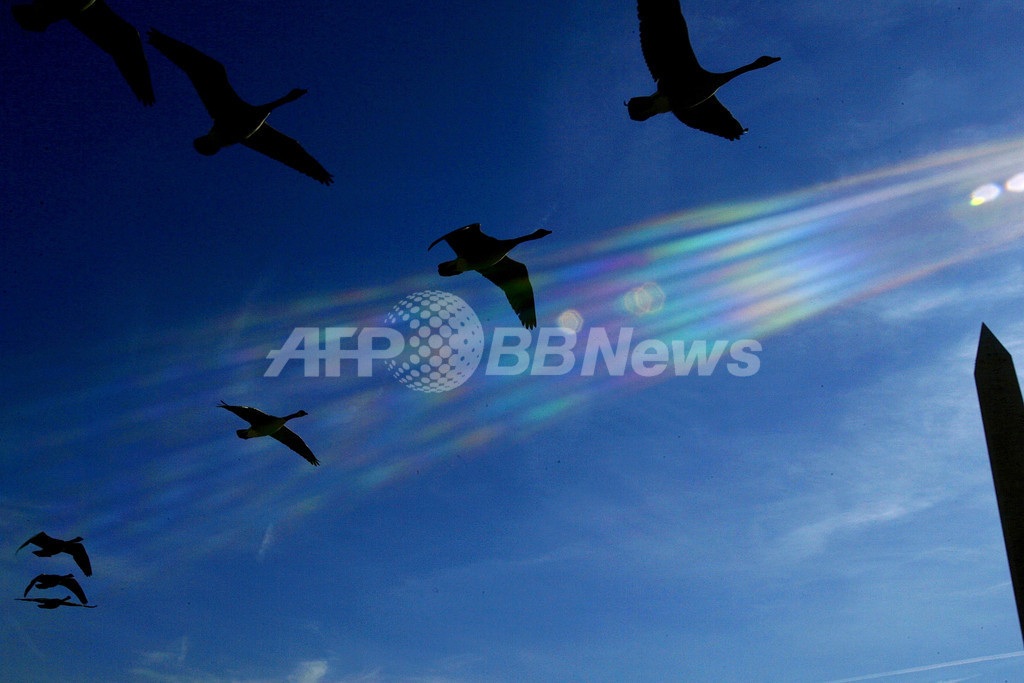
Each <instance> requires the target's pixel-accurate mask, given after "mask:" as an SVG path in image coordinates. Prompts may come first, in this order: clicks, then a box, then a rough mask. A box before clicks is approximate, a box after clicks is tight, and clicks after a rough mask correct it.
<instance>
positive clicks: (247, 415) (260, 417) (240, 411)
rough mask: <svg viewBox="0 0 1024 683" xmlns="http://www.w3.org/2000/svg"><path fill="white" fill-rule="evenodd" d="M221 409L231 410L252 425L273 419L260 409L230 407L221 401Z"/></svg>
mask: <svg viewBox="0 0 1024 683" xmlns="http://www.w3.org/2000/svg"><path fill="white" fill-rule="evenodd" d="M219 407H221V408H224V409H225V410H230V411H231V412H232V413H234V414H235V415H237V416H238V417H240V418H242V419H243V420H245V421H246V422H248V423H249V424H250V425H255V424H260V423H265V422H266V421H267V420H271V419H273V418H272V417H271V416H270V415H267V414H266V413H264V412H263V411H262V410H259V409H258V408H250V407H248V406H232V405H228V404H227V403H225V402H224V401H221V402H220V404H219Z"/></svg>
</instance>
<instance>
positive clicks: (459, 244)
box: [427, 223, 551, 329]
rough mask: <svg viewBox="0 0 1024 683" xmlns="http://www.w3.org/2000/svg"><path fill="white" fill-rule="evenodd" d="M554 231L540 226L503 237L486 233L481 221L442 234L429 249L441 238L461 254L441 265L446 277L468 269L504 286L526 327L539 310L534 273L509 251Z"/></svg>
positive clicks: (441, 273) (533, 325) (528, 327)
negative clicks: (525, 232) (532, 278)
mask: <svg viewBox="0 0 1024 683" xmlns="http://www.w3.org/2000/svg"><path fill="white" fill-rule="evenodd" d="M550 234H551V231H550V230H545V229H544V228H540V229H538V230H535V231H533V232H531V233H530V234H529V235H523V236H522V237H514V238H512V239H508V240H499V239H495V238H494V237H491V236H490V235H485V234H484V233H482V232H481V231H480V224H479V223H472V224H470V225H466V226H463V227H461V228H459V229H458V230H452V231H451V232H450V233H448V234H447V235H444V236H442V237H438V238H437V239H436V240H434V242H433V244H431V245H430V246H429V247H427V251H430V250H431V249H433V248H434V245H435V244H437V243H438V242H440V241H441V240H444V241H445V242H447V243H448V246H450V247H451V248H452V251H454V252H455V256H456V257H457V258H456V259H455V260H454V261H445V262H444V263H442V264H440V265H438V266H437V272H438V273H439V274H440V275H443V276H445V277H450V276H452V275H458V274H459V273H464V272H466V271H467V270H475V271H476V272H478V273H480V274H481V275H483V276H484V277H485V278H487V279H488V280H490V281H491V282H493V283H494V284H496V285H498V286H499V287H501V288H502V290H504V292H505V296H506V297H508V302H509V303H510V304H512V310H514V311H515V312H516V315H518V316H519V321H520V322H521V323H522V324H523V327H525V328H527V329H531V328H534V327H536V326H537V311H536V309H535V308H534V304H533V287H531V286H530V277H529V274H528V273H527V272H526V266H524V265H523V264H522V263H519V262H518V261H513V260H512V259H510V258H509V257H508V256H506V254H508V252H509V251H510V250H511V249H512V248H513V247H515V246H516V245H517V244H521V243H523V242H527V241H529V240H537V239H540V238H541V237H544V236H546V235H550Z"/></svg>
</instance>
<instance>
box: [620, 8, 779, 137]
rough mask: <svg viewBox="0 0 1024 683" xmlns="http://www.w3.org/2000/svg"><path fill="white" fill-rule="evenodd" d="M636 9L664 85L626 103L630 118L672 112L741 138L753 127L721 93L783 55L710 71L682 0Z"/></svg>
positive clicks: (644, 43)
mask: <svg viewBox="0 0 1024 683" xmlns="http://www.w3.org/2000/svg"><path fill="white" fill-rule="evenodd" d="M636 8H637V14H638V15H639V16H640V48H641V49H642V50H643V53H644V60H645V61H646V62H647V68H648V69H649V70H650V72H651V75H652V76H654V81H655V83H656V84H657V86H658V89H657V91H656V92H655V93H654V94H653V95H648V96H646V97H634V98H632V99H630V100H629V101H628V102H627V103H626V107H627V108H628V110H629V118H631V119H633V120H634V121H645V120H647V119H649V118H650V117H652V116H654V115H655V114H662V113H665V112H669V111H670V112H672V113H673V114H675V116H676V118H677V119H679V120H680V121H682V122H683V123H685V124H686V125H687V126H690V127H691V128H696V129H697V130H702V131H704V132H705V133H711V134H712V135H720V136H721V137H723V138H727V139H729V140H738V139H739V137H740V136H741V135H743V134H744V133H745V132H747V129H746V128H744V127H743V126H741V125H740V123H739V121H737V120H736V119H734V118H733V116H732V114H730V113H729V110H728V109H726V108H725V106H723V105H722V103H721V102H719V101H718V98H717V97H715V93H716V92H717V91H718V89H719V88H721V87H722V86H723V85H725V84H726V83H728V82H729V81H731V80H732V79H734V78H736V77H737V76H739V75H740V74H743V73H746V72H748V71H753V70H754V69H762V68H764V67H766V66H769V65H771V64H774V63H775V62H777V61H779V60H780V59H781V57H758V58H757V59H755V60H754V61H753V62H751V63H750V64H747V65H746V66H741V67H740V68H738V69H733V70H732V71H726V72H725V73H716V72H713V71H707V70H705V69H704V68H703V67H701V65H700V64H699V63H698V62H697V57H696V55H694V54H693V48H692V47H691V46H690V35H689V33H688V32H687V30H686V20H685V19H683V14H682V12H681V11H680V9H679V0H637V3H636Z"/></svg>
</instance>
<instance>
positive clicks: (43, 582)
mask: <svg viewBox="0 0 1024 683" xmlns="http://www.w3.org/2000/svg"><path fill="white" fill-rule="evenodd" d="M57 586H64V587H65V588H67V589H68V590H69V591H71V592H72V593H74V594H75V597H76V598H78V599H79V600H81V601H82V604H83V605H84V604H85V603H87V602H89V601H88V600H87V599H86V597H85V591H83V590H82V586H81V585H80V584H79V583H78V581H77V580H76V579H75V575H74V574H64V575H60V574H40V575H39V576H37V577H36V578H34V579H32V581H31V582H29V584H28V586H26V587H25V592H24V593H23V594H22V595H24V596H27V595H28V592H29V591H30V590H32V589H33V588H38V589H40V590H46V589H47V588H55V587H57Z"/></svg>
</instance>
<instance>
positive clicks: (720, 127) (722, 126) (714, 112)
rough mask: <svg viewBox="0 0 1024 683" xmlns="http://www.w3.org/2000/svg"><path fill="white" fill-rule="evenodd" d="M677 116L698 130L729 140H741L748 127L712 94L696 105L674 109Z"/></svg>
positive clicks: (673, 111)
mask: <svg viewBox="0 0 1024 683" xmlns="http://www.w3.org/2000/svg"><path fill="white" fill-rule="evenodd" d="M672 113H673V114H675V115H676V118H677V119H679V120H680V121H682V122H683V123H685V124H686V125H688V126H690V127H691V128H696V129H697V130H702V131H704V132H705V133H711V134H712V135H720V136H722V137H723V138H727V139H729V140H739V139H740V136H741V135H743V134H744V133H746V132H747V129H746V128H744V127H743V126H741V125H740V122H739V121H737V120H736V119H735V118H734V117H733V115H732V114H731V113H730V112H729V110H728V109H726V108H725V105H723V104H722V103H721V102H719V101H718V98H717V97H715V96H713V95H712V96H711V97H709V98H708V99H706V100H704V101H703V102H701V103H700V104H698V105H697V106H696V107H692V108H690V109H681V110H678V111H677V110H675V109H673V110H672Z"/></svg>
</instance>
